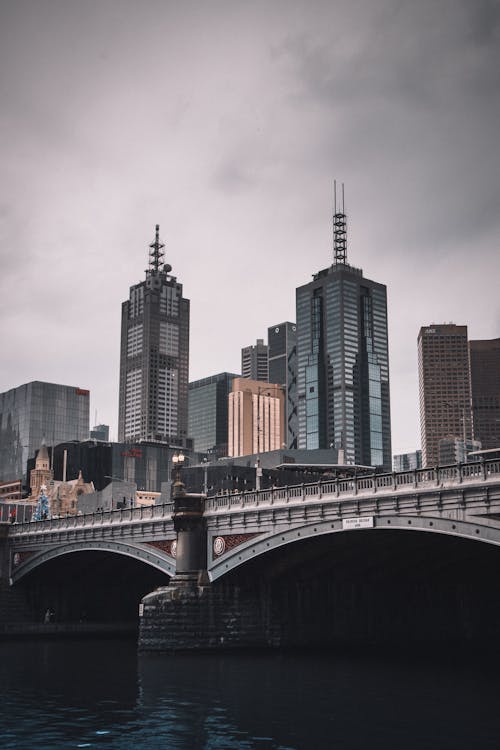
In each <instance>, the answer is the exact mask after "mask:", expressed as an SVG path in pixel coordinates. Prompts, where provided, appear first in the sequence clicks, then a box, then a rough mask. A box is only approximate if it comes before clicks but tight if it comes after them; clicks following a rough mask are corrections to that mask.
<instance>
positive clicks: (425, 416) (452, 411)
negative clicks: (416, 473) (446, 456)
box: [418, 323, 472, 467]
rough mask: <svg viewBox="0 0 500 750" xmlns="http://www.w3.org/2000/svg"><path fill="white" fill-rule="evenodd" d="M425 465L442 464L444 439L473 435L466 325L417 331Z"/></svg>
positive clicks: (432, 326)
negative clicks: (441, 445)
mask: <svg viewBox="0 0 500 750" xmlns="http://www.w3.org/2000/svg"><path fill="white" fill-rule="evenodd" d="M418 376H419V400H420V433H421V439H422V464H423V466H424V467H426V466H436V465H437V464H439V442H440V440H442V439H443V438H450V437H451V438H455V437H459V438H460V437H461V438H462V439H463V441H464V442H466V441H467V440H469V439H471V437H472V420H471V391H470V377H469V347H468V342H467V326H457V325H455V324H454V323H446V324H442V325H440V324H439V325H434V324H433V325H430V326H423V327H422V328H421V329H420V332H419V334H418Z"/></svg>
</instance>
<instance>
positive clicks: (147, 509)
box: [9, 503, 173, 536]
mask: <svg viewBox="0 0 500 750" xmlns="http://www.w3.org/2000/svg"><path fill="white" fill-rule="evenodd" d="M172 510H173V504H172V503H165V504H164V505H141V506H139V507H136V508H121V509H120V510H104V511H99V512H98V513H82V514H80V515H75V516H60V517H59V518H47V519H45V520H43V521H27V522H25V523H15V524H11V525H10V527H9V536H18V535H22V534H26V533H29V534H31V533H45V532H50V531H63V530H69V529H78V528H82V527H84V528H88V527H92V526H109V525H114V524H116V525H120V524H123V523H138V524H140V523H143V522H144V521H148V520H157V519H168V520H170V519H171V518H172Z"/></svg>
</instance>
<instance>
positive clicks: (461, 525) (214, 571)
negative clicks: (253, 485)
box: [208, 515, 500, 581]
mask: <svg viewBox="0 0 500 750" xmlns="http://www.w3.org/2000/svg"><path fill="white" fill-rule="evenodd" d="M377 529H379V530H380V529H385V530H390V529H393V530H395V531H421V532H427V533H432V534H443V535H447V536H455V537H459V538H462V539H470V540H473V541H476V542H483V543H487V544H493V545H500V527H498V528H497V527H493V526H486V525H484V524H481V523H473V522H471V521H458V520H455V519H448V518H441V517H431V516H400V515H393V516H383V517H380V518H377V517H373V526H369V527H363V528H362V529H351V530H346V529H345V528H344V525H343V520H342V519H340V520H337V521H322V522H321V523H308V524H303V525H301V526H294V527H293V528H289V527H285V528H282V529H281V530H279V531H275V532H273V533H272V534H267V535H263V536H262V537H258V538H254V539H252V540H250V541H248V542H246V543H244V544H241V545H240V546H239V547H237V548H235V549H233V550H231V552H230V553H227V554H225V555H223V556H222V557H221V558H217V559H216V560H215V561H214V562H213V563H212V564H211V565H210V566H209V571H208V573H209V578H210V580H212V581H215V580H217V579H218V578H220V577H221V576H223V575H225V574H226V573H230V572H231V571H233V570H235V569H236V568H238V567H240V566H242V565H244V564H245V563H246V562H249V561H251V560H254V559H255V558H257V557H259V556H261V555H264V554H266V553H268V552H271V551H273V550H276V549H278V548H280V547H285V546H287V545H290V544H293V543H294V542H298V541H303V540H305V539H311V538H313V537H315V536H324V535H325V534H337V533H345V534H352V533H354V534H355V533H359V532H360V531H363V532H367V531H376V530H377Z"/></svg>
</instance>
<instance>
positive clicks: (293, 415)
mask: <svg viewBox="0 0 500 750" xmlns="http://www.w3.org/2000/svg"><path fill="white" fill-rule="evenodd" d="M267 342H268V355H269V358H268V361H269V382H270V383H280V384H281V385H284V386H285V397H286V398H285V425H286V437H285V441H284V442H285V443H286V447H287V448H296V447H297V434H298V417H297V326H296V324H295V323H289V322H285V323H279V325H275V326H271V327H270V328H268V329H267Z"/></svg>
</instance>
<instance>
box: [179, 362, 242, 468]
mask: <svg viewBox="0 0 500 750" xmlns="http://www.w3.org/2000/svg"><path fill="white" fill-rule="evenodd" d="M239 377H240V375H235V374H234V373H230V372H221V373H219V374H218V375H212V376H211V377H208V378H202V379H201V380H195V381H193V382H192V383H189V392H188V433H189V436H190V438H192V440H193V448H194V450H195V451H197V452H198V453H207V454H209V455H211V456H212V457H214V458H219V457H220V456H227V430H228V397H229V394H230V392H231V388H232V383H233V379H234V378H239Z"/></svg>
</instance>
